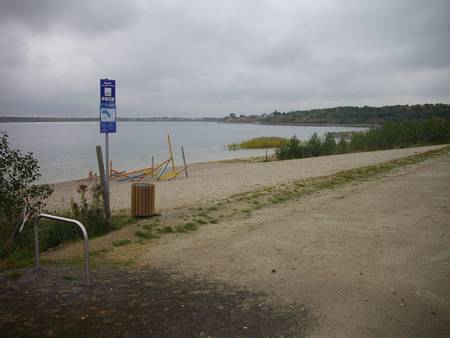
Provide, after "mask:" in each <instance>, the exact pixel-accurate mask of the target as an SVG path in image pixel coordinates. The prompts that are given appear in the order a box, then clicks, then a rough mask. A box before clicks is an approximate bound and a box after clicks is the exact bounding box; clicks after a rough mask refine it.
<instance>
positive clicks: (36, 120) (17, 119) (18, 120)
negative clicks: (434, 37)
mask: <svg viewBox="0 0 450 338" xmlns="http://www.w3.org/2000/svg"><path fill="white" fill-rule="evenodd" d="M30 122H31V123H47V122H99V119H98V118H94V117H86V118H65V117H0V123H30ZM117 122H216V123H227V124H258V125H267V126H299V127H302V126H303V127H354V128H369V127H372V126H377V125H378V124H368V123H367V124H364V123H359V124H358V123H318V122H311V123H308V122H303V123H274V122H267V123H266V122H243V121H242V122H241V121H233V122H231V121H224V119H223V118H209V117H205V118H182V117H180V118H176V117H174V118H154V117H122V118H120V117H119V118H118V119H117Z"/></svg>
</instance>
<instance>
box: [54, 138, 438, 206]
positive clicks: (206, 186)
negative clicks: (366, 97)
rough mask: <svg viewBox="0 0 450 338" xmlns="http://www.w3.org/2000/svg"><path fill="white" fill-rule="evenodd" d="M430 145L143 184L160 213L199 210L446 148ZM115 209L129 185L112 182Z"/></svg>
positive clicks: (213, 166)
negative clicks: (259, 190) (252, 192)
mask: <svg viewBox="0 0 450 338" xmlns="http://www.w3.org/2000/svg"><path fill="white" fill-rule="evenodd" d="M442 147H443V146H442V145H439V146H429V147H420V148H407V149H394V150H384V151H375V152H364V153H354V154H345V155H333V156H322V157H315V158H306V159H299V160H289V161H275V162H254V163H252V162H245V161H223V162H205V163H195V164H191V165H189V178H188V179H186V178H185V177H184V176H183V174H181V175H180V176H179V177H178V178H176V179H175V180H173V181H170V182H168V181H155V180H153V179H151V178H147V179H145V180H143V182H151V183H154V184H155V185H156V208H157V210H158V211H160V212H161V211H162V212H163V211H165V210H169V209H175V208H186V207H195V206H197V205H198V204H204V203H208V202H211V201H215V200H218V199H222V198H226V197H228V196H230V195H232V194H236V193H241V192H245V191H249V190H253V189H257V188H260V187H262V186H271V185H277V184H285V183H288V182H290V181H293V180H299V179H305V178H310V177H320V176H326V175H331V174H334V173H336V172H339V171H342V170H349V169H353V168H357V167H362V166H367V165H373V164H378V163H382V162H386V161H390V160H394V159H398V158H401V157H405V156H409V155H413V154H416V153H420V152H425V151H428V150H432V149H439V148H442ZM80 184H87V185H88V186H92V185H94V184H95V180H83V181H69V182H63V183H56V184H54V189H55V191H54V193H53V194H52V196H51V197H50V199H49V200H48V203H47V208H48V209H49V210H50V211H58V210H65V209H68V208H69V206H70V200H71V198H73V199H74V200H78V199H79V194H78V193H77V192H76V190H77V187H78V186H79V185H80ZM110 191H111V207H112V210H113V211H116V212H117V211H120V210H124V209H129V208H130V204H131V197H130V191H131V182H124V183H119V182H117V181H111V190H110Z"/></svg>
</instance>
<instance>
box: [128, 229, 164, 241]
mask: <svg viewBox="0 0 450 338" xmlns="http://www.w3.org/2000/svg"><path fill="white" fill-rule="evenodd" d="M134 235H135V236H136V237H139V238H140V239H142V240H146V239H158V238H159V236H158V235H156V234H154V233H153V232H151V231H141V230H138V231H136V232H135V233H134Z"/></svg>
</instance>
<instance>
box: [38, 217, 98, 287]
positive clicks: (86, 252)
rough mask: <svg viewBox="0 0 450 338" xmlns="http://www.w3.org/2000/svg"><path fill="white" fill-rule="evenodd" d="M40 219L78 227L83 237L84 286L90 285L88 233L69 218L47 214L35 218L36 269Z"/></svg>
mask: <svg viewBox="0 0 450 338" xmlns="http://www.w3.org/2000/svg"><path fill="white" fill-rule="evenodd" d="M41 218H47V219H51V220H55V221H61V222H66V223H74V224H76V225H78V226H79V227H80V229H81V231H82V232H83V237H84V274H85V278H86V285H87V286H89V285H90V278H89V238H88V233H87V231H86V228H85V227H84V225H83V224H82V223H81V222H80V221H77V220H76V219H71V218H65V217H60V216H54V215H49V214H39V216H38V217H36V221H35V222H34V246H35V251H36V269H37V270H39V269H40V262H39V234H38V223H39V220H40V219H41Z"/></svg>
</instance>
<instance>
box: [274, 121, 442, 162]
mask: <svg viewBox="0 0 450 338" xmlns="http://www.w3.org/2000/svg"><path fill="white" fill-rule="evenodd" d="M449 142H450V119H445V120H444V119H439V118H430V119H428V120H427V121H425V122H411V121H405V122H399V123H385V124H384V125H383V126H381V127H378V128H371V129H370V130H368V131H366V132H356V133H353V134H352V139H351V141H350V142H347V141H345V139H344V138H341V139H340V141H339V142H337V143H336V140H335V138H334V136H333V134H331V133H327V134H325V136H324V137H319V136H318V135H317V133H314V134H313V135H312V136H311V137H310V138H309V140H307V141H300V140H299V139H297V138H296V137H295V136H294V137H292V138H291V139H290V140H289V141H287V142H286V143H284V144H283V145H282V146H281V147H280V148H279V149H278V150H277V152H276V156H277V159H279V160H287V159H294V158H305V157H314V156H322V155H333V154H345V153H351V152H358V151H374V150H385V149H394V148H406V147H414V146H425V145H433V144H445V143H449Z"/></svg>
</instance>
